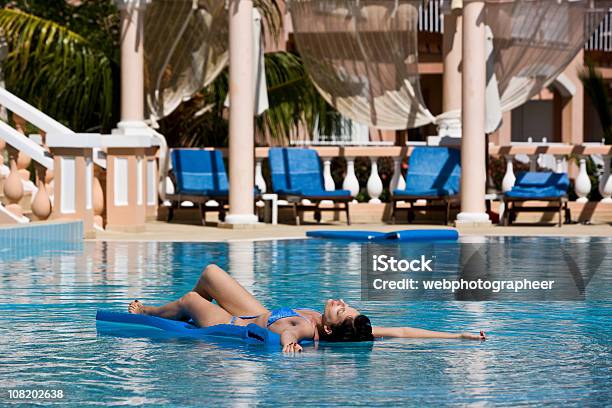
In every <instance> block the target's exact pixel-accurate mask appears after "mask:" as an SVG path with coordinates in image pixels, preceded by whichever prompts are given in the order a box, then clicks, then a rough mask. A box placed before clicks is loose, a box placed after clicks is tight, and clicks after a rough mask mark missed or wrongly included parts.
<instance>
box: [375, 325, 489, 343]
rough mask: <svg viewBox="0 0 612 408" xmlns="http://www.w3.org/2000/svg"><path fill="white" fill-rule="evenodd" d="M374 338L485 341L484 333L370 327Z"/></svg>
mask: <svg viewBox="0 0 612 408" xmlns="http://www.w3.org/2000/svg"><path fill="white" fill-rule="evenodd" d="M372 334H373V335H374V337H402V338H413V339H467V340H486V336H485V334H484V332H482V331H481V332H480V334H469V333H447V332H437V331H431V330H424V329H416V328H414V327H372Z"/></svg>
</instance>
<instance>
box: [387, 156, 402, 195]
mask: <svg viewBox="0 0 612 408" xmlns="http://www.w3.org/2000/svg"><path fill="white" fill-rule="evenodd" d="M403 159H404V158H403V157H394V158H393V176H392V177H391V183H390V184H389V192H390V193H391V194H393V191H395V190H404V189H405V188H406V181H405V180H404V176H402V161H403Z"/></svg>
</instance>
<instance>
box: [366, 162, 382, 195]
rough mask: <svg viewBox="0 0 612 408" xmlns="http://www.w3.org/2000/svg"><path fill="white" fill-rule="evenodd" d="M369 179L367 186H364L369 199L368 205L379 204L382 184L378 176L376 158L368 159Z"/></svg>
mask: <svg viewBox="0 0 612 408" xmlns="http://www.w3.org/2000/svg"><path fill="white" fill-rule="evenodd" d="M370 163H371V166H370V177H369V178H368V184H367V185H366V187H367V190H368V195H369V196H370V197H371V198H370V201H368V202H369V203H370V204H380V203H381V202H382V201H380V198H378V197H380V195H381V194H382V191H383V184H382V180H381V179H380V176H379V175H378V157H370Z"/></svg>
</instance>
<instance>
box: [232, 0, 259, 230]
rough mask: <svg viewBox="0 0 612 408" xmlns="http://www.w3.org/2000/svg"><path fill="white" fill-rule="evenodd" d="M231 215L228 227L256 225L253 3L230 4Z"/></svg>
mask: <svg viewBox="0 0 612 408" xmlns="http://www.w3.org/2000/svg"><path fill="white" fill-rule="evenodd" d="M229 20H230V23H229V24H230V32H229V38H230V50H229V54H230V57H229V58H230V64H229V65H230V67H229V70H230V75H229V82H230V83H229V88H230V89H229V92H230V101H231V104H230V115H229V116H230V117H229V178H230V179H229V187H230V190H229V205H230V209H229V214H228V215H227V217H226V218H225V221H226V223H227V224H230V225H231V224H255V223H257V217H256V216H255V214H254V213H253V185H254V181H255V180H254V170H253V168H254V160H253V156H254V154H253V153H254V146H255V142H254V129H253V121H254V119H253V112H254V100H253V89H254V88H253V87H254V78H253V64H254V62H253V29H252V26H253V1H252V0H230V2H229Z"/></svg>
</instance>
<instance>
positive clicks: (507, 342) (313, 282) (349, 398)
mask: <svg viewBox="0 0 612 408" xmlns="http://www.w3.org/2000/svg"><path fill="white" fill-rule="evenodd" d="M489 241H496V242H501V244H502V245H505V246H508V248H510V249H513V251H510V252H509V253H511V254H514V255H512V256H515V257H516V261H517V262H519V261H523V264H527V265H529V262H525V259H524V258H525V256H526V255H525V254H528V253H529V254H532V256H533V255H534V254H535V255H536V256H537V257H538V258H539V259H544V260H545V258H546V248H547V247H548V248H550V247H551V246H559V245H566V244H567V243H568V242H569V241H568V240H567V239H558V238H538V239H529V238H512V239H501V241H500V239H497V240H494V239H489ZM593 241H595V239H593ZM598 242H600V243H601V242H603V243H604V244H606V245H609V246H610V248H612V241H610V240H604V241H601V240H599V241H598ZM404 245H406V244H404ZM32 253H33V255H31V256H29V255H28V254H21V255H19V256H13V255H11V251H3V252H0V392H2V395H0V405H4V404H6V403H9V402H10V401H8V400H7V394H6V390H7V389H13V388H20V389H28V388H37V389H38V388H44V389H57V388H60V389H63V390H64V392H65V395H66V397H65V399H64V402H66V403H69V404H73V405H96V404H103V403H112V404H117V405H125V404H145V405H149V406H154V405H159V406H222V407H223V406H235V405H244V404H247V405H250V404H259V405H264V406H287V405H290V406H348V405H363V406H383V405H391V406H397V405H407V406H417V405H418V406H422V405H426V406H432V405H435V406H437V405H468V404H479V405H485V406H486V405H517V404H521V405H532V404H549V405H552V406H559V405H562V404H563V405H574V406H578V405H580V406H605V405H609V404H610V403H611V401H612V385H611V384H612V381H611V379H612V376H611V371H612V369H611V361H612V360H611V357H612V342H611V341H610V337H611V335H612V328H611V325H610V316H612V302H611V301H610V300H609V291H610V288H611V286H610V282H611V281H612V278H611V277H610V276H609V274H606V275H604V276H603V277H602V276H599V278H598V281H597V285H589V286H588V287H587V291H589V292H594V293H596V294H599V295H600V296H598V297H596V298H597V299H599V300H588V299H589V297H587V300H586V301H574V302H495V301H488V302H458V301H451V302H439V301H411V302H408V301H403V302H394V303H383V302H363V301H361V300H360V255H359V254H360V245H359V244H350V243H343V242H329V241H322V240H287V241H261V242H232V243H154V242H147V243H119V242H108V243H103V242H87V243H84V244H82V245H77V246H74V245H72V246H59V247H57V248H55V249H49V248H46V247H45V248H33V252H32ZM534 259H535V258H534ZM207 263H217V264H219V265H220V266H222V267H223V268H225V269H227V270H228V271H229V272H230V273H231V274H232V275H233V276H234V277H236V278H237V279H238V280H239V281H240V282H241V283H242V284H243V285H244V286H245V287H246V288H247V289H249V290H251V291H252V292H253V293H254V294H255V295H256V296H257V297H258V298H259V299H260V300H261V301H262V303H264V304H265V305H266V306H268V307H277V306H293V307H310V308H315V309H321V305H322V303H323V301H324V300H325V299H327V298H330V297H334V298H335V297H341V298H343V299H345V300H346V301H347V302H349V303H350V304H352V305H354V306H356V307H358V308H360V309H361V310H362V311H363V312H364V313H366V314H368V315H369V316H370V318H371V319H372V321H373V323H374V324H375V325H389V326H400V325H405V326H415V327H421V328H426V329H433V330H448V331H470V332H477V331H478V330H484V331H485V332H487V334H488V335H489V340H487V341H486V342H484V343H480V342H474V341H456V340H420V339H419V340H416V339H393V340H383V341H379V342H374V343H373V344H370V343H361V344H354V343H351V344H333V345H319V347H318V348H317V349H315V348H314V346H309V347H306V349H305V352H304V353H302V354H298V355H294V356H288V355H283V354H282V353H280V352H276V351H269V350H265V349H263V348H261V347H257V346H247V345H236V344H232V345H224V344H220V343H215V344H213V343H206V342H202V341H199V340H193V339H167V338H153V337H151V338H149V337H144V338H143V337H136V338H130V337H127V336H109V335H105V334H104V333H99V332H98V331H97V330H96V325H95V320H94V319H95V312H96V310H97V309H100V308H104V309H112V310H124V309H125V308H126V306H127V303H128V302H129V300H131V299H135V298H137V299H140V300H142V301H143V302H145V303H162V302H166V301H170V300H174V299H175V298H177V297H179V296H181V295H182V294H184V293H185V292H186V291H188V290H189V289H190V288H191V287H192V286H193V284H194V282H195V280H196V279H197V277H198V276H199V273H200V271H201V269H202V267H203V266H205V265H206V264H207ZM602 294H603V296H601V295H602Z"/></svg>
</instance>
